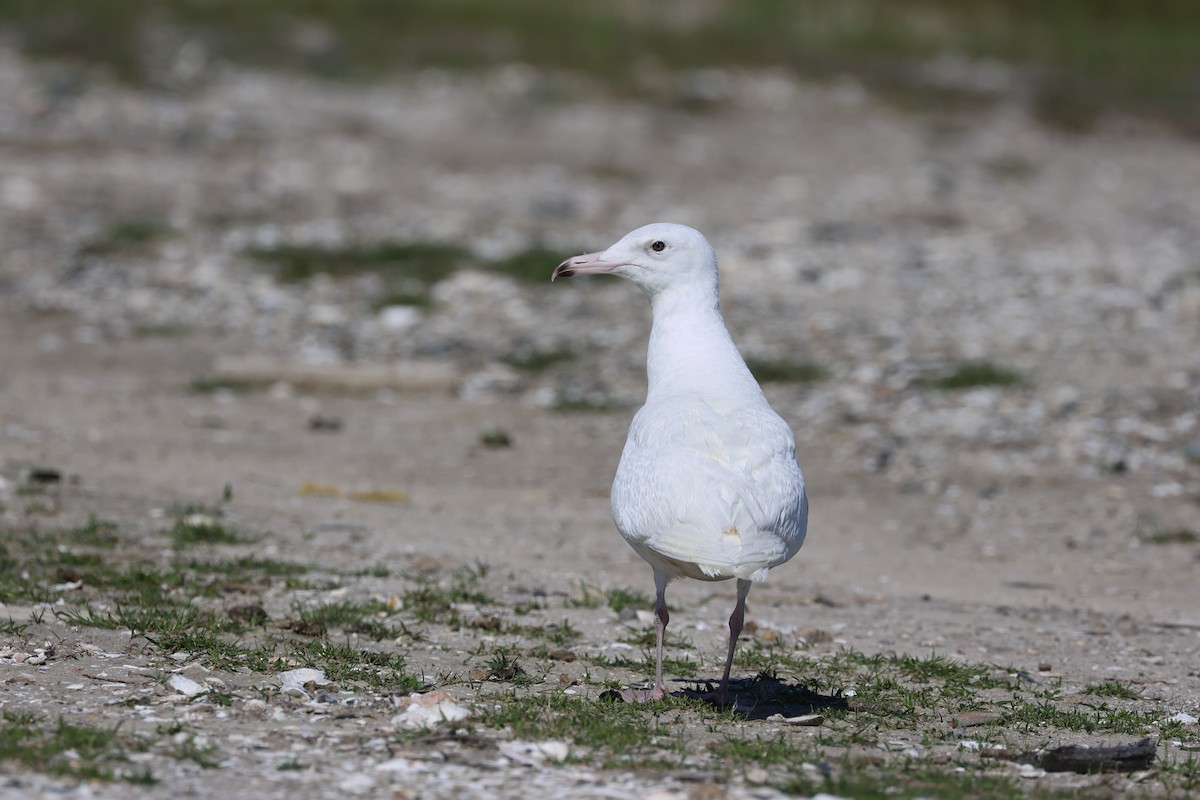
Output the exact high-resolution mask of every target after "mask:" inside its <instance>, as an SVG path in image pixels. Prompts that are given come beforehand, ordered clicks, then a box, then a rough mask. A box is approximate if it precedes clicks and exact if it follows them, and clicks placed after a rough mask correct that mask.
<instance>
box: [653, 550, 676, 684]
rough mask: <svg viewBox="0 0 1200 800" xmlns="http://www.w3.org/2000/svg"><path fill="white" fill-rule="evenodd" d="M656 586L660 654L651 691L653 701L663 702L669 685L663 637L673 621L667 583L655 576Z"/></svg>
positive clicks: (656, 614) (656, 628) (655, 663)
mask: <svg viewBox="0 0 1200 800" xmlns="http://www.w3.org/2000/svg"><path fill="white" fill-rule="evenodd" d="M654 585H655V587H656V589H657V592H656V595H655V598H654V628H655V632H656V633H658V654H657V657H656V658H655V659H654V688H653V689H652V690H651V691H650V699H651V700H661V699H663V698H664V697H666V696H667V685H666V684H665V683H663V670H662V661H663V637H664V636H665V635H666V633H667V623H668V622H670V621H671V615H670V614H668V613H667V582H666V581H665V580H659V577H658V574H657V573H656V574H655V575H654Z"/></svg>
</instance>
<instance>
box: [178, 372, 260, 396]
mask: <svg viewBox="0 0 1200 800" xmlns="http://www.w3.org/2000/svg"><path fill="white" fill-rule="evenodd" d="M270 385H271V384H270V381H265V380H253V379H249V378H245V379H241V378H213V377H210V376H207V375H201V376H199V377H196V378H192V380H191V381H190V382H189V383H188V385H187V391H188V393H189V394H215V393H216V392H233V393H234V394H248V393H249V392H261V391H264V390H266V389H267V388H269V387H270Z"/></svg>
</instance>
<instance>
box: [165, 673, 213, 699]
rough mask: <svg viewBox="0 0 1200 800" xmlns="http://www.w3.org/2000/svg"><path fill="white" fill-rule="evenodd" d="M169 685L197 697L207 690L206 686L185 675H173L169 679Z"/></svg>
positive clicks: (183, 693) (182, 692) (184, 693)
mask: <svg viewBox="0 0 1200 800" xmlns="http://www.w3.org/2000/svg"><path fill="white" fill-rule="evenodd" d="M167 685H168V686H170V687H171V688H172V689H174V690H175V691H177V692H179V693H180V694H182V695H186V696H188V697H195V696H196V695H198V694H200V693H202V692H204V691H205V689H204V686H202V685H201V684H199V683H197V682H196V681H194V680H192V679H191V678H189V677H187V676H185V675H172V676H171V677H170V678H168V679H167Z"/></svg>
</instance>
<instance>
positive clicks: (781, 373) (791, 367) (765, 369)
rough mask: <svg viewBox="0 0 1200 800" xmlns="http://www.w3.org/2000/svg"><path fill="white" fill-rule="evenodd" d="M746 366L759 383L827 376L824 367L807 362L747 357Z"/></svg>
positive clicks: (798, 380) (797, 380)
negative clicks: (762, 359) (763, 359)
mask: <svg viewBox="0 0 1200 800" xmlns="http://www.w3.org/2000/svg"><path fill="white" fill-rule="evenodd" d="M746 366H748V367H749V368H750V372H751V373H752V374H753V375H754V377H755V379H756V380H757V381H758V382H759V383H814V382H816V381H820V380H824V379H825V378H827V377H829V373H828V372H827V371H826V370H825V368H824V367H821V366H819V365H817V364H810V363H807V362H791V361H761V360H756V359H752V358H751V359H747V360H746Z"/></svg>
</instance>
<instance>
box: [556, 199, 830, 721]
mask: <svg viewBox="0 0 1200 800" xmlns="http://www.w3.org/2000/svg"><path fill="white" fill-rule="evenodd" d="M595 274H611V275H619V276H621V277H623V278H628V279H629V280H631V281H633V282H634V283H635V284H637V285H638V286H640V287H641V289H642V291H644V292H645V293H646V294H647V296H649V298H650V308H651V311H652V314H653V327H652V329H651V331H650V346H649V348H648V351H647V358H646V374H647V378H648V388H647V393H646V404H645V405H644V406H642V408H641V410H640V411H638V413H637V415H636V416H635V417H634V418H633V423H632V424H631V425H630V427H629V438H628V439H627V440H626V442H625V450H624V452H623V453H622V454H621V463H620V465H619V466H618V467H617V474H616V477H615V478H614V479H613V486H612V513H613V520H614V521H615V522H616V525H617V529H618V530H619V531H620V532H621V535H622V536H624V537H625V540H626V541H627V542H629V544H630V545H631V546H632V547H633V549H634V550H635V551H637V554H638V555H640V556H641V557H642V558H644V559H645V560H646V561H647V562H648V563H649V564H650V566H651V568H653V570H654V586H655V589H656V590H657V593H656V597H655V608H654V617H655V628H656V629H657V633H658V655H657V663H656V666H655V675H654V688H653V689H651V690H650V692H649V693H646V694H644V695H639V694H637V693H627V697H630V698H637V699H660V698H662V697H664V696H665V694H666V686H665V684H664V683H663V675H662V652H663V634H664V632H665V631H666V628H667V622H668V621H669V619H670V617H669V615H668V613H667V601H666V589H667V584H668V583H670V582H671V581H672V580H674V579H676V578H681V577H687V578H695V579H697V580H702V581H720V580H727V579H729V578H735V579H737V604H736V605H735V606H734V609H733V614H732V615H731V616H730V617H729V651H728V654H727V656H726V658H725V672H724V674H723V675H722V677H721V684H720V687H719V688H718V690H717V695H716V700H717V702H718V703H721V704H725V703H727V702H728V691H729V672H730V668H731V666H732V664H733V653H734V648H735V647H736V646H737V640H738V635H739V634H740V633H741V631H742V623H743V621H744V619H745V612H746V596H747V595H748V594H749V592H750V586H751V584H753V583H757V582H760V581H763V580H765V579H766V577H767V570H769V569H771V568H772V567H777V566H779V565H780V564H782V563H784V562H785V561H787V560H788V559H790V558H791V557H792V556H794V555H795V554H796V551H798V550H799V549H800V545H802V544H803V543H804V535H805V532H806V530H807V528H808V497H807V495H806V494H805V491H804V477H803V476H802V475H801V474H800V467H799V466H798V465H797V464H796V445H795V440H794V438H793V436H792V431H791V428H789V427H788V425H787V423H786V422H784V421H783V419H781V418H780V417H779V415H778V414H776V413H775V412H774V410H772V408H771V406H770V405H769V404H768V403H767V399H766V398H765V397H764V396H763V393H762V389H760V388H759V385H758V382H757V381H755V379H754V376H753V375H751V374H750V370H749V368H748V367H747V366H746V362H745V361H744V360H742V357H741V355H740V354H739V353H738V350H737V346H736V345H734V343H733V339H732V338H730V336H729V331H728V330H726V328H725V321H724V319H723V318H722V317H721V308H720V302H719V299H718V292H717V256H716V253H714V252H713V249H712V246H711V245H709V243H708V240H707V239H705V238H704V236H703V235H702V234H701V233H700V232H699V231H696V230H693V229H692V228H689V227H687V226H685V225H675V224H670V223H662V222H660V223H654V224H652V225H646V226H644V227H641V228H638V229H637V230H635V231H632V232H630V233H628V234H626V235H625V237H624V238H622V239H621V240H620V241H619V242H617V243H616V244H614V245H613V246H612V247H610V248H608V249H607V250H605V251H604V252H602V253H588V254H587V255H581V256H575V257H574V258H569V259H567V260H566V261H564V262H563V263H561V264H559V265H558V267H557V268H556V269H555V270H554V274H553V277H555V278H557V277H559V276H562V277H572V276H575V275H595Z"/></svg>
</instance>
